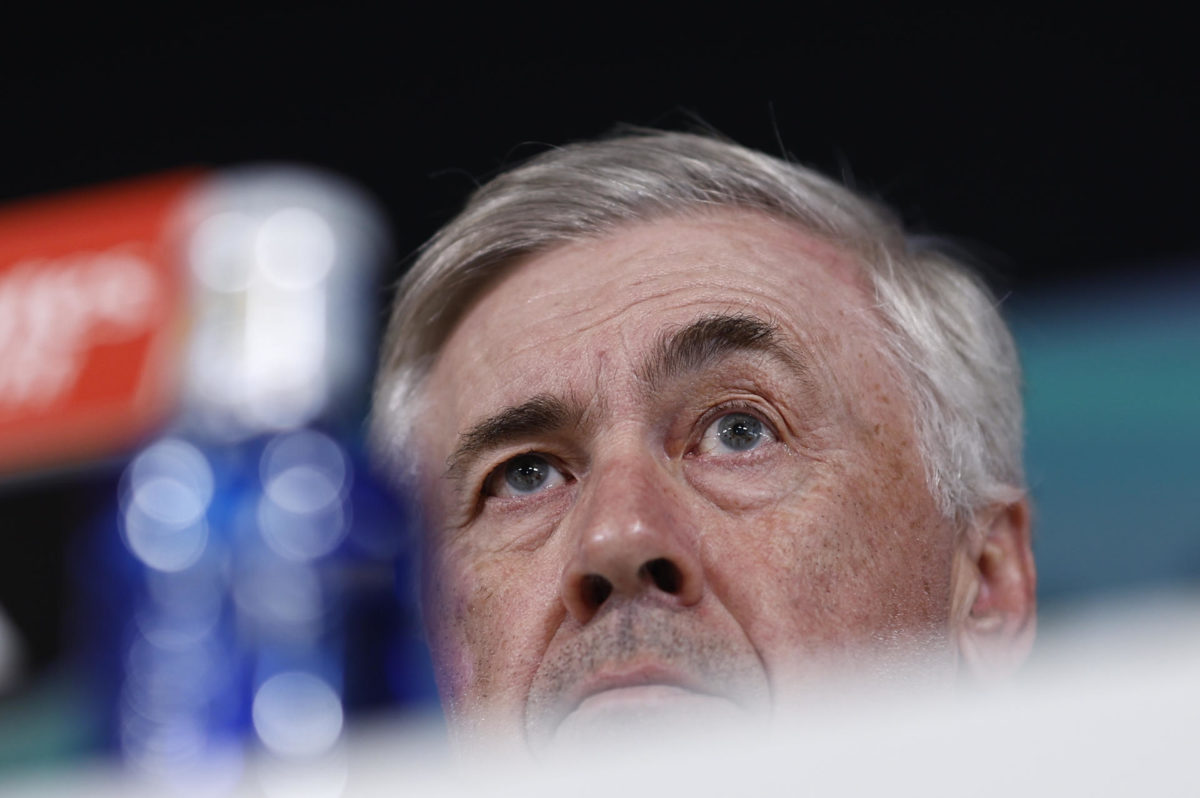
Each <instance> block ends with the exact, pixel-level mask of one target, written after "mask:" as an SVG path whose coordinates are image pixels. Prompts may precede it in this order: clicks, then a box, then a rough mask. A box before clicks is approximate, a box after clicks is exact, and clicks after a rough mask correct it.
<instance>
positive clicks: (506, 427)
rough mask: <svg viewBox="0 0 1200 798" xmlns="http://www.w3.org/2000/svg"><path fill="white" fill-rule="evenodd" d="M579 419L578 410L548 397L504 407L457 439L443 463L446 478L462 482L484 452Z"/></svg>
mask: <svg viewBox="0 0 1200 798" xmlns="http://www.w3.org/2000/svg"><path fill="white" fill-rule="evenodd" d="M582 417H583V409H582V408H581V407H579V406H578V405H574V404H572V403H568V402H566V401H564V400H563V399H560V398H559V397H557V396H551V395H549V394H540V395H538V396H535V397H533V398H532V399H529V400H527V401H525V402H522V403H521V404H519V405H516V406H514V407H506V408H504V409H503V410H501V411H500V412H499V413H496V414H495V415H492V416H489V417H487V418H485V419H484V420H483V421H480V422H479V423H478V424H476V425H475V426H473V427H471V428H470V429H469V430H467V431H466V432H464V433H463V434H461V435H459V436H458V446H456V447H455V449H454V452H453V453H452V454H451V455H450V457H448V458H447V459H446V476H447V477H449V478H451V479H455V480H457V479H461V478H462V477H463V476H464V475H465V473H466V472H467V471H468V470H469V469H470V467H471V465H472V463H474V461H475V460H477V459H478V458H479V456H480V455H482V454H483V453H484V452H487V451H490V450H492V449H497V448H499V447H502V446H505V445H508V444H510V443H513V442H515V441H520V440H524V439H526V438H529V437H530V436H533V435H543V434H549V433H553V432H556V431H559V430H562V429H566V428H568V427H572V426H575V425H577V424H578V423H579V421H580V419H581V418H582Z"/></svg>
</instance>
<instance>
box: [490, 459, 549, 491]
mask: <svg viewBox="0 0 1200 798" xmlns="http://www.w3.org/2000/svg"><path fill="white" fill-rule="evenodd" d="M565 481H566V480H565V478H564V477H563V474H562V472H561V471H559V470H558V469H557V468H556V467H555V466H553V465H551V463H550V461H549V460H547V459H546V458H545V457H542V456H541V455H540V454H533V453H530V454H522V455H518V456H516V457H514V458H513V459H511V460H509V461H508V462H506V463H503V464H502V465H501V466H500V467H499V468H497V469H496V470H495V471H494V472H492V475H491V477H489V478H488V493H489V494H490V495H492V496H500V497H512V496H528V495H531V494H534V493H537V492H539V491H542V490H546V489H547V488H551V487H554V486H555V485H560V484H562V483H563V482H565Z"/></svg>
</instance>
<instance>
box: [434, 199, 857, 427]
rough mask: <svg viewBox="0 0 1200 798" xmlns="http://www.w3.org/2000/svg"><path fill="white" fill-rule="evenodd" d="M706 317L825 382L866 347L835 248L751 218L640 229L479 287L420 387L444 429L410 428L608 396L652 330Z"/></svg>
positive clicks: (653, 337) (841, 255)
mask: <svg viewBox="0 0 1200 798" xmlns="http://www.w3.org/2000/svg"><path fill="white" fill-rule="evenodd" d="M714 314H724V315H743V316H748V317H753V318H758V319H761V320H762V321H764V322H766V323H768V324H770V325H772V326H774V327H775V328H777V329H778V330H779V334H780V337H781V340H783V341H784V342H785V343H787V344H790V345H792V346H794V347H796V348H798V349H802V350H804V351H806V352H807V353H809V354H810V355H811V356H812V357H813V358H814V359H815V360H816V361H818V362H819V364H823V370H824V371H825V372H827V376H828V377H829V378H830V379H831V380H832V381H834V382H837V381H838V375H839V374H841V373H843V372H845V371H846V366H848V365H853V361H854V357H855V355H854V352H851V351H847V349H848V347H847V344H854V343H855V342H856V341H857V347H856V346H850V347H849V349H855V348H857V349H860V350H869V349H871V348H872V347H874V348H877V347H875V346H874V344H875V342H874V341H873V340H872V339H873V338H874V337H875V333H876V331H875V322H874V314H873V312H872V311H871V309H870V303H869V302H868V301H867V291H866V287H865V279H864V277H863V272H862V269H861V267H860V266H859V265H858V262H857V260H856V259H855V258H854V257H853V256H851V255H849V254H847V253H846V252H844V251H843V250H841V249H839V248H838V247H836V246H834V245H832V244H830V243H828V242H826V241H823V240H821V239H819V238H817V237H815V236H812V235H810V234H807V233H805V232H804V231H802V230H798V229H796V228H795V227H794V226H793V225H790V224H787V223H785V222H782V221H779V220H776V219H773V218H770V217H767V216H765V215H762V214H758V213H754V212H733V211H721V212H714V213H711V214H705V215H703V216H695V217H686V218H671V219H665V220H659V221H655V222H647V223H642V224H637V225H630V226H628V227H625V228H622V229H621V230H619V231H617V232H614V233H612V234H610V235H608V236H605V237H602V238H598V239H594V240H585V241H579V242H573V243H570V244H566V245H563V246H560V247H558V248H555V249H552V250H550V251H547V252H543V253H538V254H536V255H533V256H529V257H526V258H524V259H523V260H521V261H519V262H517V263H514V264H512V265H510V266H509V267H508V269H507V270H506V272H505V273H504V274H503V275H502V276H501V277H500V278H498V279H496V280H494V281H493V282H491V283H490V284H489V285H488V286H487V287H486V288H485V289H484V290H483V291H481V292H480V293H479V294H478V295H477V296H476V297H475V298H474V299H473V301H472V302H471V303H470V305H469V306H468V307H467V308H466V309H465V311H464V312H463V314H462V315H461V316H460V318H459V320H458V323H457V324H456V326H455V327H454V329H453V330H452V331H451V333H450V335H449V336H448V337H447V339H446V341H445V343H444V344H443V346H442V348H441V351H440V352H439V354H438V356H437V359H436V361H435V362H434V365H433V368H432V370H431V372H430V375H429V378H428V381H427V384H426V399H427V401H426V403H425V404H426V408H427V412H428V413H429V414H430V415H431V416H436V417H437V418H438V420H439V421H441V422H444V423H440V424H422V427H424V428H425V432H433V433H436V434H437V435H438V437H442V438H444V436H446V435H452V434H453V432H454V429H453V428H455V427H456V426H457V425H459V424H461V423H462V422H463V420H464V419H466V418H467V417H469V416H471V415H472V413H473V412H475V411H476V410H477V409H478V408H480V407H481V406H483V405H491V406H503V405H505V404H516V403H519V402H520V401H522V400H523V399H524V398H528V396H530V395H531V394H536V393H550V394H566V393H571V392H575V393H578V392H580V391H584V392H587V391H603V390H605V389H606V388H611V387H612V386H613V381H615V380H619V379H621V378H622V377H625V378H632V377H633V376H635V372H636V369H637V365H638V364H640V363H641V362H643V361H644V359H645V356H646V353H647V352H648V351H650V350H651V349H652V348H653V347H654V346H655V344H656V343H657V342H658V341H660V340H661V338H662V336H663V334H664V332H666V331H670V330H672V329H678V328H679V327H681V326H683V325H687V324H689V323H691V322H692V321H694V320H695V319H697V318H700V317H702V316H706V315H714ZM861 354H865V353H864V352H860V355H861ZM847 360H848V361H849V362H842V361H847ZM860 365H861V364H860ZM430 421H431V422H432V421H433V419H430ZM431 426H432V427H433V428H432V429H431V428H430V427H431ZM442 426H447V427H448V428H447V429H440V427H442Z"/></svg>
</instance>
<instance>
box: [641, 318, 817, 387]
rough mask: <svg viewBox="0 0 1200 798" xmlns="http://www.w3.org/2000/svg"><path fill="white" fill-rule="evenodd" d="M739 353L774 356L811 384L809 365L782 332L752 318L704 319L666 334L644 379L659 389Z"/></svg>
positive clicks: (643, 373) (645, 367) (645, 366)
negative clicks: (674, 380) (781, 337)
mask: <svg viewBox="0 0 1200 798" xmlns="http://www.w3.org/2000/svg"><path fill="white" fill-rule="evenodd" d="M739 351H752V352H762V353H764V354H768V355H771V356H772V357H774V358H776V359H778V360H780V361H782V362H783V363H784V364H785V365H786V366H787V367H788V368H789V369H791V370H792V371H794V372H795V373H796V374H797V376H799V377H800V378H802V379H803V380H804V381H805V382H806V383H807V382H809V380H810V377H811V372H810V369H809V367H808V365H807V363H806V362H805V360H804V359H803V358H802V357H801V355H800V353H799V352H796V351H794V350H793V349H792V348H791V347H789V346H787V345H785V344H784V343H783V342H782V341H781V340H780V336H779V331H778V328H777V327H776V326H775V325H774V324H772V323H770V322H768V321H764V320H763V319H760V318H758V317H757V316H751V315H748V314H719V315H711V316H702V317H701V318H699V319H696V320H695V321H693V322H691V323H690V324H688V325H686V326H684V327H682V328H680V329H678V330H674V331H672V332H667V333H664V334H663V335H662V336H660V337H659V340H658V344H657V345H656V346H655V348H654V351H653V352H652V353H651V355H650V356H649V357H648V358H647V359H646V361H645V362H644V363H643V364H642V368H641V370H640V376H641V378H642V379H643V380H645V382H646V383H648V384H649V385H651V386H658V385H661V384H662V383H663V382H667V381H669V380H671V379H674V378H676V377H680V376H682V375H684V374H690V373H695V372H697V371H701V370H703V369H705V368H708V367H709V366H711V365H713V364H714V363H716V362H717V361H719V360H721V359H722V358H724V357H726V356H727V355H730V354H732V353H734V352H739Z"/></svg>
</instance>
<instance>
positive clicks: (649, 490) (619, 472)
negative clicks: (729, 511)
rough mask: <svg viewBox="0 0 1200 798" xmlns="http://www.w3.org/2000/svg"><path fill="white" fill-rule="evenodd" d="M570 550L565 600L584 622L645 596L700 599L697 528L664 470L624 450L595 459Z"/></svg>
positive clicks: (642, 454)
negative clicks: (615, 603)
mask: <svg viewBox="0 0 1200 798" xmlns="http://www.w3.org/2000/svg"><path fill="white" fill-rule="evenodd" d="M571 523H572V526H573V530H572V531H573V533H574V539H575V540H574V544H573V545H574V551H573V552H572V555H571V557H570V559H569V560H568V562H567V565H566V569H565V571H564V573H563V585H562V593H563V601H564V603H565V604H566V606H567V609H568V610H569V611H570V612H571V613H572V614H573V615H575V617H576V618H577V619H578V620H579V621H580V622H582V623H586V622H587V621H588V620H590V619H591V618H592V617H593V616H594V615H595V614H596V612H598V611H599V609H600V607H601V606H602V605H603V604H604V603H605V602H606V601H608V600H609V599H610V597H612V596H614V595H616V596H625V597H635V596H638V595H641V594H643V593H645V594H648V595H652V596H653V597H654V598H655V599H657V600H663V601H669V602H672V603H676V604H680V605H685V606H686V605H689V604H694V603H695V602H697V601H699V599H700V597H701V596H702V594H703V571H702V566H701V563H700V558H699V550H698V540H697V537H696V533H697V529H696V527H695V523H694V519H692V518H691V513H690V512H689V511H688V508H687V507H686V506H685V503H684V502H683V501H682V500H681V498H680V496H679V494H678V490H677V486H676V485H675V484H674V479H673V477H672V475H671V473H670V471H669V467H668V466H667V464H665V463H662V462H659V461H658V460H656V459H655V458H654V457H653V456H652V454H651V453H650V452H648V451H645V450H644V449H642V450H638V448H636V447H625V448H623V449H622V450H621V451H619V452H615V453H613V454H611V455H609V456H607V457H605V458H604V459H598V460H597V461H596V462H595V463H594V464H593V467H592V469H591V470H590V472H589V473H588V475H587V476H586V477H585V479H584V484H583V485H582V486H581V490H580V494H579V499H578V502H577V504H576V506H575V508H574V509H573V511H572V514H571Z"/></svg>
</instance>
